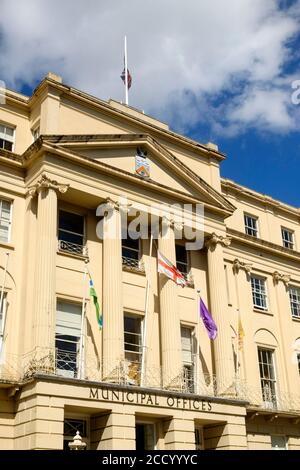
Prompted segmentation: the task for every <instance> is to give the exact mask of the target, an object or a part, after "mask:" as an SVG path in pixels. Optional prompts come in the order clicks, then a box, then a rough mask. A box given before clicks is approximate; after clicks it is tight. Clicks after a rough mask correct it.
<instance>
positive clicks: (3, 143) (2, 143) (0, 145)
mask: <svg viewBox="0 0 300 470" xmlns="http://www.w3.org/2000/svg"><path fill="white" fill-rule="evenodd" d="M0 149H4V150H9V151H10V152H11V151H12V149H13V144H12V142H8V141H7V140H4V139H0Z"/></svg>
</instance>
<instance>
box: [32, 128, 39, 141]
mask: <svg viewBox="0 0 300 470" xmlns="http://www.w3.org/2000/svg"><path fill="white" fill-rule="evenodd" d="M31 134H32V139H33V142H35V141H36V140H37V139H38V138H39V136H40V125H39V124H38V126H35V127H33V128H32V129H31Z"/></svg>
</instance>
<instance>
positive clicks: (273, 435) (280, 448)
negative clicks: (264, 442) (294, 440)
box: [270, 434, 288, 450]
mask: <svg viewBox="0 0 300 470" xmlns="http://www.w3.org/2000/svg"><path fill="white" fill-rule="evenodd" d="M273 437H283V438H284V441H285V446H284V448H283V447H278V448H277V449H276V447H273V446H272V438H273ZM270 439H271V450H288V438H287V436H286V435H285V434H270Z"/></svg>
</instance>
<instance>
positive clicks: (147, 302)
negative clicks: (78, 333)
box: [141, 233, 153, 386]
mask: <svg viewBox="0 0 300 470" xmlns="http://www.w3.org/2000/svg"><path fill="white" fill-rule="evenodd" d="M152 245H153V233H151V236H150V249H149V252H150V253H149V266H151V256H152ZM150 272H151V270H150V269H149V270H148V273H147V274H148V275H147V285H146V299H145V318H144V328H143V346H142V347H143V349H142V368H141V386H143V385H144V378H145V366H146V340H147V326H148V305H149V291H150Z"/></svg>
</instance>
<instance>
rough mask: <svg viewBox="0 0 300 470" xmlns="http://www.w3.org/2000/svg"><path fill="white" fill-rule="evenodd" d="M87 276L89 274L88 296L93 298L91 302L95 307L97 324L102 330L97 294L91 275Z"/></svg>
mask: <svg viewBox="0 0 300 470" xmlns="http://www.w3.org/2000/svg"><path fill="white" fill-rule="evenodd" d="M89 276H90V296H91V297H92V298H93V302H94V305H95V309H96V317H97V322H98V324H99V327H100V330H102V324H103V319H102V313H101V311H100V307H99V303H98V296H97V293H96V290H95V288H94V284H93V281H92V278H91V275H89Z"/></svg>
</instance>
